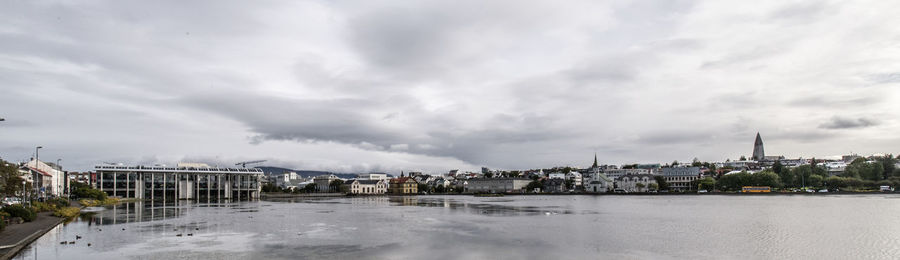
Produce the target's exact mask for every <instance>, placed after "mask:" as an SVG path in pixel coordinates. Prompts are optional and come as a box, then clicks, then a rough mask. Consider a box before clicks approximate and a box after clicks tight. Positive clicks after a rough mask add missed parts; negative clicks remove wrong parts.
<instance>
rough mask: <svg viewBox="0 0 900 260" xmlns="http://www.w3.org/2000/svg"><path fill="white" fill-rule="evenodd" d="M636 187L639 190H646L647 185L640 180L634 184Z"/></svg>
mask: <svg viewBox="0 0 900 260" xmlns="http://www.w3.org/2000/svg"><path fill="white" fill-rule="evenodd" d="M634 187H635V188H637V190H638V192H641V191H644V187H646V185H644V183H640V182H638V183H635V184H634Z"/></svg>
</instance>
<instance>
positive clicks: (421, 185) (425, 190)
mask: <svg viewBox="0 0 900 260" xmlns="http://www.w3.org/2000/svg"><path fill="white" fill-rule="evenodd" d="M416 188H418V190H419V193H428V192H431V186H428V184H424V183H419V184H418V186H417V187H416Z"/></svg>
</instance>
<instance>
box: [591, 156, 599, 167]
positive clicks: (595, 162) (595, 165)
mask: <svg viewBox="0 0 900 260" xmlns="http://www.w3.org/2000/svg"><path fill="white" fill-rule="evenodd" d="M597 167H600V166H599V165H597V153H594V165H592V166H591V168H592V169H597Z"/></svg>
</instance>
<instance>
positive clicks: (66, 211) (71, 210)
mask: <svg viewBox="0 0 900 260" xmlns="http://www.w3.org/2000/svg"><path fill="white" fill-rule="evenodd" d="M79 213H81V209H80V208H76V207H64V208H60V209H57V210H55V211H53V215H54V216H57V217H61V218H74V217H77V216H78V214H79Z"/></svg>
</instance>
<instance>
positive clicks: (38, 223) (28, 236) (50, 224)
mask: <svg viewBox="0 0 900 260" xmlns="http://www.w3.org/2000/svg"><path fill="white" fill-rule="evenodd" d="M71 205H72V206H73V207H79V208H80V207H81V205H80V204H78V202H77V201H72V203H71ZM63 221H65V219H64V218H58V217H54V216H53V212H40V213H37V218H35V219H34V221H31V222H25V223H22V224H12V225H9V226H6V228H5V229H3V231H0V260H6V259H10V258H12V257H13V256H15V255H16V253H18V252H19V251H20V250H22V248H24V247H25V246H27V245H28V244H31V242H32V241H34V240H36V239H38V238H39V237H41V236H43V235H44V234H45V233H47V231H50V230H51V229H53V228H55V227H56V226H58V225H59V224H60V223H62V222H63Z"/></svg>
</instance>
